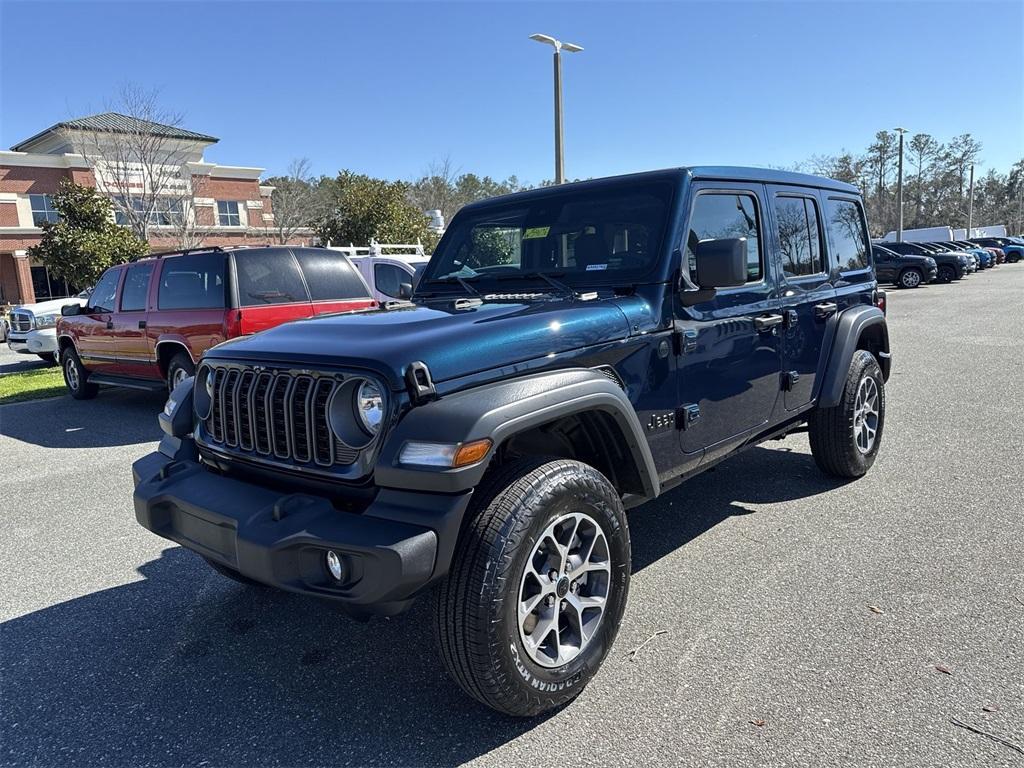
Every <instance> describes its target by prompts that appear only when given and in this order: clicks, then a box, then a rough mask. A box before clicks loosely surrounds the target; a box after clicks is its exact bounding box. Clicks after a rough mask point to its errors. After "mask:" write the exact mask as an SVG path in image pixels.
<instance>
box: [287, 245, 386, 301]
mask: <svg viewBox="0 0 1024 768" xmlns="http://www.w3.org/2000/svg"><path fill="white" fill-rule="evenodd" d="M292 253H294V254H295V258H296V260H297V261H298V263H299V269H300V270H301V271H302V276H303V279H304V280H305V281H306V287H307V288H308V289H309V296H310V300H311V302H312V306H313V314H316V315H319V314H322V313H325V312H351V311H353V310H357V309H368V308H370V307H373V306H376V301H375V300H374V298H373V296H372V294H371V292H370V287H369V286H368V285H367V284H366V280H364V279H363V277H362V275H360V273H359V270H358V269H356V268H355V267H354V266H353V265H352V262H350V261H349V260H348V258H347V257H346V256H345V255H344V254H342V253H339V252H337V251H331V250H328V249H326V248H293V249H292ZM368 261H371V260H368Z"/></svg>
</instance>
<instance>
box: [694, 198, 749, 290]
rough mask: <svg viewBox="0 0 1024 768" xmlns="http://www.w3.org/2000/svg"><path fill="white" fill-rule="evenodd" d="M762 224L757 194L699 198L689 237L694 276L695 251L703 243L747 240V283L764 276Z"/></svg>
mask: <svg viewBox="0 0 1024 768" xmlns="http://www.w3.org/2000/svg"><path fill="white" fill-rule="evenodd" d="M759 233H760V224H759V222H758V216H757V202H756V201H755V199H754V196H753V195H748V194H742V193H739V194H738V193H736V192H705V193H703V194H700V195H698V196H697V200H696V202H694V204H693V212H692V213H691V214H690V231H689V233H688V234H687V236H686V258H687V263H688V265H689V268H690V274H691V275H692V274H694V273H695V272H696V268H697V257H696V253H695V250H696V248H697V244H698V243H699V242H700V241H701V240H717V239H721V238H731V237H745V238H747V282H756V281H757V280H760V279H761V277H762V276H763V275H764V267H763V261H762V259H761V238H760V235H759Z"/></svg>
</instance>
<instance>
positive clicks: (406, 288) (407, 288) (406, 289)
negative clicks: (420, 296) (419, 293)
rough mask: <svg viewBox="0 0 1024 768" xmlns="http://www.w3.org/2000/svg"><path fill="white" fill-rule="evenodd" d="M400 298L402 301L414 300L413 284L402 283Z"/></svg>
mask: <svg viewBox="0 0 1024 768" xmlns="http://www.w3.org/2000/svg"><path fill="white" fill-rule="evenodd" d="M398 298H400V299H411V298H412V283H402V284H401V285H399V286H398Z"/></svg>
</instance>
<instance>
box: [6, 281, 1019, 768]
mask: <svg viewBox="0 0 1024 768" xmlns="http://www.w3.org/2000/svg"><path fill="white" fill-rule="evenodd" d="M889 296H890V306H889V325H890V334H891V337H892V348H893V354H894V375H893V377H892V378H891V380H890V382H889V386H888V413H887V422H886V428H885V435H884V443H883V446H882V450H881V455H880V457H879V460H878V461H877V463H876V464H875V466H874V468H873V470H872V472H871V473H869V475H868V476H867V477H865V478H863V479H861V480H859V481H856V482H852V483H848V484H843V483H839V482H836V481H834V480H831V479H828V478H826V477H824V476H823V475H821V474H819V472H818V471H817V469H816V468H815V466H814V463H813V461H812V459H811V457H810V454H809V451H808V447H807V440H806V436H804V435H802V434H801V435H794V436H791V437H789V438H787V439H786V440H784V441H780V442H775V443H771V444H770V445H769V446H768V447H763V448H756V449H754V450H752V451H749V452H748V453H746V454H744V455H742V456H739V457H737V458H735V459H732V460H730V461H729V462H727V463H725V464H723V465H721V466H720V467H719V468H718V469H717V470H715V471H712V472H709V473H706V474H705V475H703V476H701V477H698V478H696V479H695V480H693V481H691V482H689V483H686V484H684V485H683V486H681V487H679V488H677V489H675V490H674V491H672V492H670V493H669V494H667V495H666V496H664V497H662V498H661V499H659V500H657V501H655V502H653V503H651V504H649V505H647V506H645V507H642V508H639V509H636V510H634V511H633V512H631V514H630V528H631V535H632V542H633V547H634V550H633V565H634V577H633V582H632V586H631V594H630V602H629V606H628V607H627V610H626V617H625V623H624V625H623V627H622V630H621V631H620V633H619V637H618V640H617V642H616V645H615V647H614V649H613V650H612V654H611V656H610V657H609V658H608V660H607V661H606V663H605V666H604V668H603V669H602V671H601V672H600V674H599V675H598V676H597V678H596V679H595V680H594V681H593V682H592V683H591V685H590V686H589V687H588V688H587V689H586V690H585V691H584V693H583V695H582V696H581V697H580V698H579V699H578V700H577V701H576V702H575V703H573V704H572V705H570V706H569V707H568V708H566V709H564V710H563V711H561V712H558V713H556V714H554V715H552V716H549V717H547V718H545V719H541V720H533V721H515V720H509V719H506V718H504V717H502V716H500V715H497V714H495V713H493V712H491V711H489V710H487V709H485V708H483V707H481V706H478V705H476V704H475V703H473V702H472V701H470V700H468V699H466V698H465V697H464V696H463V695H462V694H461V693H460V691H459V690H458V689H457V688H456V687H455V685H454V684H452V683H450V682H449V681H448V680H447V679H446V677H445V675H444V672H443V670H442V668H441V665H440V662H439V660H438V658H437V656H436V655H435V653H434V650H433V647H432V640H431V637H430V632H429V622H428V610H427V608H428V606H427V605H426V604H420V605H418V606H417V607H416V608H414V609H413V610H412V611H411V612H409V613H407V614H405V615H403V616H400V617H397V618H394V619H390V620H379V621H375V622H373V623H370V624H359V623H355V622H352V621H350V620H348V619H346V618H344V617H343V616H341V615H339V614H337V613H336V612H334V611H333V610H332V609H331V608H330V607H329V606H327V605H324V604H321V603H319V602H316V601H312V600H307V599H303V598H298V597H293V596H287V595H283V594H277V593H274V592H271V591H269V590H259V589H247V588H244V587H241V586H239V585H236V584H234V583H233V582H230V581H227V580H225V579H223V578H222V577H220V576H218V575H216V574H215V573H213V572H212V571H211V570H209V568H208V567H207V566H206V565H205V564H204V563H203V562H202V561H201V560H199V558H197V557H196V556H194V555H192V554H191V553H189V552H187V551H185V550H182V549H180V548H178V547H175V546H170V545H169V543H168V542H165V541H164V540H162V539H159V538H157V537H155V536H153V535H152V534H150V533H148V532H147V531H144V530H143V529H141V528H140V527H138V526H137V525H136V523H135V521H134V516H133V511H132V507H131V490H132V487H131V476H130V467H129V465H130V463H131V462H132V460H134V459H135V458H137V457H138V456H141V455H142V454H144V453H146V452H148V451H150V450H152V449H153V446H154V445H155V441H156V439H157V436H158V427H157V425H156V419H155V417H156V413H157V412H158V411H159V409H160V408H161V407H162V405H163V402H162V398H160V397H158V396H153V395H150V394H140V393H134V392H126V391H113V390H111V391H105V392H104V393H102V394H101V395H100V397H99V398H98V399H96V400H94V401H91V402H76V401H73V400H71V399H70V398H68V397H61V398H57V399H51V400H45V401H39V402H34V403H24V404H18V405H10V406H2V407H0V433H2V437H0V499H2V505H0V508H2V515H0V562H2V563H3V585H2V588H0V622H2V624H0V734H2V738H0V761H2V762H3V763H5V764H21V765H24V764H39V765H70V764H83V765H131V766H141V765H160V766H171V765H183V764H188V765H211V766H216V765H241V764H268V765H269V764H280V765H296V766H315V765H316V766H318V765H328V764H331V765H433V764H454V763H463V762H472V763H474V764H478V765H515V764H529V765H537V766H562V767H568V766H572V767H574V768H575V766H580V765H635V764H640V763H651V764H665V765H744V766H750V765H809V766H811V765H813V766H831V765H857V766H896V765H898V766H938V765H943V766H946V765H972V766H1001V765H1007V766H1009V765H1022V764H1024V752H1021V751H1020V750H1021V749H1024V415H1022V408H1024V264H1020V265H1005V266H1001V267H999V268H997V269H995V270H990V271H988V272H985V273H981V274H977V275H973V276H971V277H969V278H967V279H966V280H965V281H963V282H962V284H955V285H950V286H931V287H926V288H922V289H918V290H914V291H890V293H889ZM11 362H12V361H11V359H10V356H9V355H6V356H5V357H3V359H0V367H5V366H6V365H7V364H9V363H11ZM14 362H17V361H14ZM656 633H661V634H656ZM652 636H653V638H652ZM648 639H650V641H649V642H647V643H646V645H643V647H642V648H640V650H639V651H638V652H637V653H636V654H635V656H633V658H632V659H630V658H628V652H629V651H630V650H631V649H634V648H637V647H638V646H641V644H643V643H644V642H645V641H646V640H648ZM954 721H956V722H958V723H961V724H963V725H966V726H970V727H971V728H974V729H977V730H980V731H983V732H984V733H977V732H976V731H974V730H969V729H968V728H965V727H961V726H959V725H956V724H954ZM985 734H987V735H985ZM1015 747H1016V748H1015Z"/></svg>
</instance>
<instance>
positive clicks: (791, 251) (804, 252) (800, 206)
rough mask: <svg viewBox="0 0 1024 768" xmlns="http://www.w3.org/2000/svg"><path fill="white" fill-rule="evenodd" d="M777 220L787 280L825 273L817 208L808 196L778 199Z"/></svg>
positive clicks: (783, 269) (776, 205) (783, 268)
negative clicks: (788, 278)
mask: <svg viewBox="0 0 1024 768" xmlns="http://www.w3.org/2000/svg"><path fill="white" fill-rule="evenodd" d="M775 221H776V226H777V228H778V234H779V249H780V250H781V252H782V271H783V272H784V273H785V275H786V276H787V277H799V276H801V275H817V274H820V273H821V272H824V271H825V269H824V266H823V264H822V259H821V225H820V224H819V223H818V206H817V204H816V203H815V202H814V200H812V199H811V198H809V197H776V198H775Z"/></svg>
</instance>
